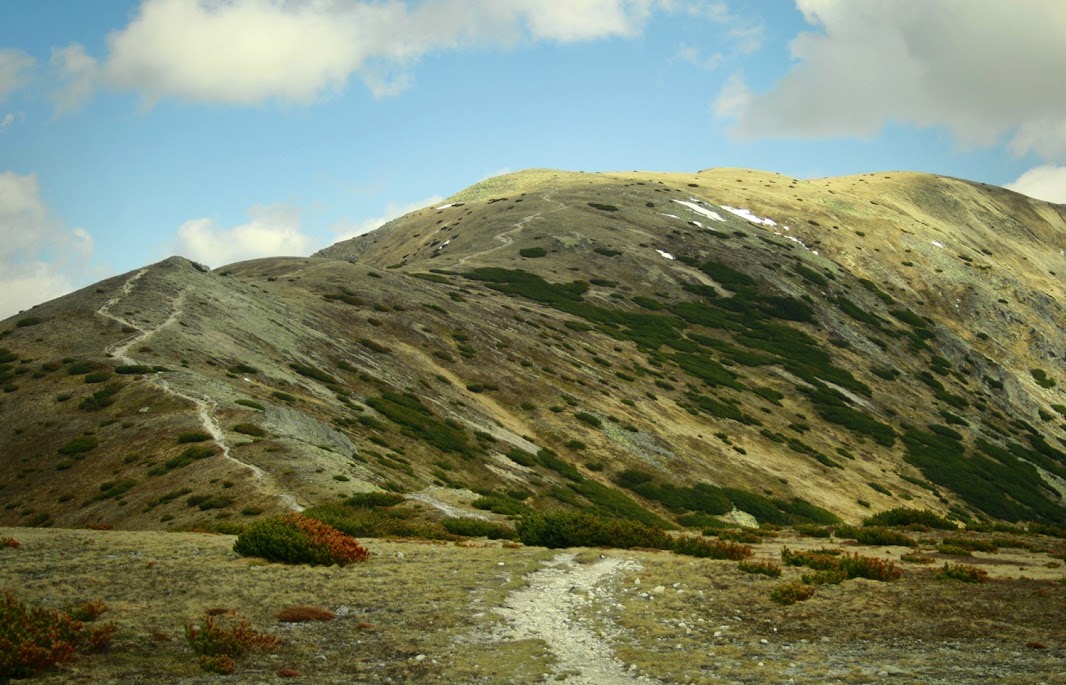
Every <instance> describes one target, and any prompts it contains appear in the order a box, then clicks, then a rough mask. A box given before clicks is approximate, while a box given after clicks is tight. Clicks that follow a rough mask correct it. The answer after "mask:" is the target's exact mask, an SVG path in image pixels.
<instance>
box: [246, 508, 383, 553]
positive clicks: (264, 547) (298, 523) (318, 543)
mask: <svg viewBox="0 0 1066 685" xmlns="http://www.w3.org/2000/svg"><path fill="white" fill-rule="evenodd" d="M233 551H235V552H236V553H237V554H240V555H242V556H253V557H262V558H263V559H267V560H269V561H280V562H283V563H287V564H311V565H324V566H329V565H331V564H338V565H340V566H346V565H348V564H351V563H355V562H359V561H365V560H366V559H367V558H368V557H369V556H370V552H369V551H368V550H367V549H366V548H365V547H363V546H362V545H360V544H359V542H358V541H357V540H356V539H355V538H353V537H352V536H350V535H348V534H346V533H342V532H341V531H339V530H337V529H336V528H334V527H333V526H331V525H328V524H326V523H323V522H322V521H319V520H317V519H313V518H310V517H308V516H303V515H301V514H295V513H294V514H287V515H285V516H282V517H275V518H267V519H261V520H259V521H256V522H255V523H253V524H252V525H251V526H249V527H248V528H247V529H246V530H245V531H244V532H242V533H241V534H240V535H239V536H238V537H237V542H236V543H234V545H233Z"/></svg>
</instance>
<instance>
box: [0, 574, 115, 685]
mask: <svg viewBox="0 0 1066 685" xmlns="http://www.w3.org/2000/svg"><path fill="white" fill-rule="evenodd" d="M87 606H91V607H92V609H93V610H92V611H91V612H86V613H85V614H83V615H85V616H86V617H87V618H86V620H88V621H91V620H93V619H95V618H96V617H97V616H99V615H100V614H102V613H103V612H105V611H107V605H105V604H104V603H103V602H91V603H87ZM90 614H91V616H90ZM115 629H116V627H115V625H114V624H113V623H108V624H104V625H100V626H93V627H89V628H86V626H85V621H83V620H79V619H78V618H76V617H74V616H71V615H70V614H68V613H66V612H63V611H56V610H54V609H46V608H43V607H34V606H29V605H26V604H24V603H22V602H20V601H19V600H17V599H15V596H14V595H13V594H11V593H6V594H5V595H4V596H3V597H2V598H0V680H2V681H3V682H7V679H8V678H28V677H30V676H33V675H36V674H37V673H40V672H42V671H45V670H47V669H49V668H52V667H53V666H55V665H56V664H61V663H64V662H67V661H73V660H75V659H77V658H78V654H79V653H88V652H98V651H102V650H103V649H105V648H107V647H108V646H109V645H110V644H111V638H112V636H113V635H114V633H115Z"/></svg>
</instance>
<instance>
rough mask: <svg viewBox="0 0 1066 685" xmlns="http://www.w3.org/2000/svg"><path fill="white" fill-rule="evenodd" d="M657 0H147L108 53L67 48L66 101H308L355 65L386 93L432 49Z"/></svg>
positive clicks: (642, 15) (639, 13) (571, 25)
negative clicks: (93, 97)
mask: <svg viewBox="0 0 1066 685" xmlns="http://www.w3.org/2000/svg"><path fill="white" fill-rule="evenodd" d="M654 5H655V0H427V1H425V2H420V3H414V2H401V1H400V0H386V1H384V2H381V1H374V2H371V1H369V0H143V2H142V4H141V5H140V8H139V11H138V12H137V14H136V15H135V16H134V17H133V18H132V19H131V21H130V23H129V24H128V25H127V26H125V27H124V28H122V29H120V30H118V31H115V32H114V33H112V34H111V35H110V36H109V37H108V41H107V42H108V54H107V55H106V56H105V57H103V58H102V59H101V60H100V61H99V63H97V61H96V59H95V58H92V57H90V56H88V55H87V54H86V53H85V50H84V48H82V47H81V46H80V45H78V44H72V45H69V46H66V47H64V48H61V49H59V50H58V51H57V52H56V53H55V56H54V57H53V63H54V64H56V66H58V67H59V69H60V71H61V73H63V74H65V75H67V77H68V78H69V82H68V88H67V89H66V90H69V91H71V92H70V93H64V94H63V95H61V96H60V98H59V100H60V102H61V103H69V102H77V101H78V100H79V99H83V98H84V95H85V92H86V90H91V89H92V88H94V87H98V86H106V87H110V88H116V89H123V90H132V91H135V92H138V93H140V94H142V96H143V97H144V98H145V101H146V103H147V104H149V105H150V104H151V103H153V102H155V101H156V100H158V99H160V98H164V97H176V98H181V99H186V100H196V101H207V102H222V103H230V104H257V103H262V102H264V101H268V100H280V101H287V102H298V103H306V102H309V101H312V100H314V99H316V98H319V97H321V96H323V95H324V94H327V93H329V92H333V91H337V90H339V89H341V88H343V87H344V86H345V85H346V83H347V81H348V79H349V78H350V77H352V76H353V75H356V76H358V77H359V78H361V79H362V80H363V81H364V82H365V83H366V85H367V86H368V87H369V88H370V89H371V91H372V92H373V93H375V94H376V95H378V96H383V95H391V94H395V93H397V92H399V91H401V90H402V89H403V88H405V87H406V86H407V85H408V84H409V83H410V80H411V79H410V76H409V74H408V73H407V70H408V69H409V68H410V67H411V66H412V65H413V64H414V63H415V62H417V61H418V60H419V59H420V58H422V57H423V56H425V55H426V54H428V53H430V52H433V51H438V50H445V49H457V48H463V47H470V46H476V45H484V44H501V43H503V44H509V43H514V42H516V41H520V40H523V39H525V40H534V41H537V40H546V41H557V42H564V43H566V42H575V41H584V40H592V39H596V38H605V37H611V36H631V35H635V34H636V33H638V32H639V31H640V29H641V28H642V26H643V24H644V22H645V21H646V20H647V18H648V16H649V14H650V13H651V11H652V9H653V7H654Z"/></svg>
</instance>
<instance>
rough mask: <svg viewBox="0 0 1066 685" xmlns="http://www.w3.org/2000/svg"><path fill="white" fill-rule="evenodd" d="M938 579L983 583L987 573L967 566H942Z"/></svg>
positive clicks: (986, 578) (981, 569)
mask: <svg viewBox="0 0 1066 685" xmlns="http://www.w3.org/2000/svg"><path fill="white" fill-rule="evenodd" d="M939 577H940V578H944V579H948V580H961V581H962V582H964V583H983V582H985V581H986V580H988V571H986V570H984V569H983V568H977V567H976V566H969V565H967V564H944V568H942V569H940V576H939Z"/></svg>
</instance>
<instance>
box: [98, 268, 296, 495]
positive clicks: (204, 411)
mask: <svg viewBox="0 0 1066 685" xmlns="http://www.w3.org/2000/svg"><path fill="white" fill-rule="evenodd" d="M147 272H148V269H141V270H140V271H138V272H137V273H135V274H134V275H133V276H131V277H130V278H129V280H127V281H126V282H125V283H123V284H122V289H121V290H120V291H119V294H118V295H116V296H115V297H112V298H111V299H110V300H108V301H107V302H106V303H104V304H103V305H102V306H101V307H100V308H99V309H97V310H96V313H97V314H99V315H100V316H102V317H104V318H107V319H111V320H112V321H114V322H116V323H118V324H120V325H121V326H123V327H125V328H126V329H133V330H135V331H137V332H136V333H135V334H134V335H133V336H131V337H130V338H127V339H126V340H124V341H122V342H119V343H113V344H111V345H108V346H107V347H105V348H104V353H105V354H108V355H110V356H112V357H114V358H116V359H118V360H120V361H121V362H122V363H123V364H128V365H131V366H133V365H137V364H139V363H140V362H138V361H137V360H136V359H134V358H133V357H131V356H130V354H129V351H130V349H131V348H133V346H134V345H139V344H141V343H143V342H145V341H146V340H148V339H149V338H151V337H152V336H153V335H155V334H156V333H158V332H159V331H161V330H163V329H164V328H167V327H168V326H171V325H172V324H174V322H176V321H177V320H178V318H179V317H180V316H181V314H182V311H183V306H184V304H185V293H186V291H187V290H188V288H187V287H186V288H183V289H182V290H181V291H180V292H179V293H178V294H177V296H176V297H175V298H174V300H173V301H172V302H171V306H170V313H169V314H168V315H167V318H166V319H165V320H164V321H163V322H162V323H160V324H159V325H157V326H155V327H153V328H142V327H141V326H138V325H137V324H135V323H134V322H132V321H128V320H127V319H124V318H122V317H121V316H117V315H115V314H112V313H111V308H112V307H114V306H115V305H116V304H118V303H119V302H121V301H122V300H123V299H124V298H125V297H127V296H128V295H129V294H130V293H131V292H133V288H134V287H135V286H136V285H137V281H139V280H140V279H141V277H142V276H144V274H146V273H147ZM148 382H149V383H152V384H153V385H155V386H156V387H158V388H159V389H160V390H162V391H163V392H165V393H167V394H170V395H173V396H174V397H179V398H181V399H183V400H185V401H187V402H191V403H193V404H194V405H195V406H196V411H197V416H198V417H199V419H200V425H201V426H202V427H203V429H204V430H205V431H206V432H207V433H208V434H209V435H210V436H211V438H212V440H214V442H215V444H216V445H218V447H219V449H221V450H222V456H223V458H225V459H228V460H229V461H232V462H233V463H235V464H237V465H238V466H242V467H244V468H246V469H248V470H249V471H251V472H252V475H253V476H254V477H255V481H256V483H257V484H258V485H259V486H260V488H261V489H263V490H265V491H266V492H268V493H269V494H273V495H275V496H277V497H278V498H280V499H281V500H282V501H283V502H285V504H286V506H288V507H289V508H290V509H291V510H293V511H303V510H304V507H302V506H301V505H300V504H299V503H298V502H297V501H296V498H295V497H294V496H293V495H291V494H289V493H285V492H280V491H279V490H278V488H277V487H276V484H274V483H272V482H268V475H267V473H266V472H265V471H263V469H261V468H259V467H258V466H256V465H255V464H250V463H248V462H245V461H241V460H240V459H238V458H237V457H235V456H233V453H232V452H230V448H229V444H228V443H227V442H226V436H225V434H224V433H223V432H222V426H221V425H220V424H219V422H218V419H217V418H215V412H216V411H217V409H218V403H217V402H215V401H214V400H213V399H211V398H210V397H207V396H206V395H200V394H191V393H187V392H182V391H180V390H176V389H175V388H173V387H172V386H171V385H170V383H168V382H167V381H166V380H165V379H164V378H162V377H161V376H160V375H159V374H154V375H152V376H150V377H149V379H148ZM270 480H272V479H270Z"/></svg>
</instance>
